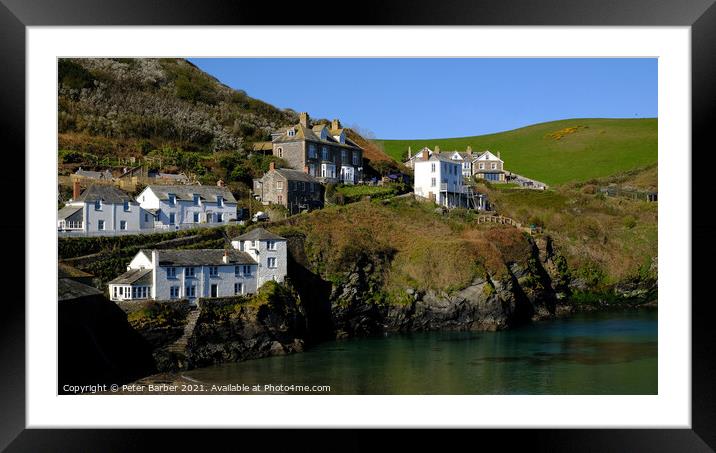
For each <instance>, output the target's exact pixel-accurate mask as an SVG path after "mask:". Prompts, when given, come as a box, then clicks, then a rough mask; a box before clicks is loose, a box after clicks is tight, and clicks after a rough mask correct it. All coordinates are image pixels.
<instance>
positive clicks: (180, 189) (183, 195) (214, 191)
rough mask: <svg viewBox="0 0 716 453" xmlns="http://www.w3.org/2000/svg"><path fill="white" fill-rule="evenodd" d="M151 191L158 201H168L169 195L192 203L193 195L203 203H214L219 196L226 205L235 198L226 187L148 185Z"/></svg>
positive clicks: (233, 201) (234, 200) (234, 201)
mask: <svg viewBox="0 0 716 453" xmlns="http://www.w3.org/2000/svg"><path fill="white" fill-rule="evenodd" d="M147 188H148V189H151V190H152V192H154V193H155V194H156V195H157V196H158V197H159V199H160V200H168V199H169V194H170V193H172V194H174V195H176V197H177V200H185V201H192V200H193V199H194V194H197V195H199V196H200V197H201V199H202V200H204V201H211V202H216V197H218V196H221V197H223V198H224V201H225V202H227V203H236V198H234V195H233V194H232V193H231V191H230V190H229V189H227V188H226V187H219V186H186V185H171V186H163V185H150V186H147Z"/></svg>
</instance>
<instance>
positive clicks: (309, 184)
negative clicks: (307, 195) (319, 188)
mask: <svg viewBox="0 0 716 453" xmlns="http://www.w3.org/2000/svg"><path fill="white" fill-rule="evenodd" d="M308 189H309V190H310V191H311V192H313V191H314V190H315V187H314V186H313V183H312V182H309V183H308Z"/></svg>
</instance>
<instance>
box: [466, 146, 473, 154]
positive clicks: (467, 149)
mask: <svg viewBox="0 0 716 453" xmlns="http://www.w3.org/2000/svg"><path fill="white" fill-rule="evenodd" d="M465 152H467V153H468V154H472V146H470V145H467V148H466V149H465Z"/></svg>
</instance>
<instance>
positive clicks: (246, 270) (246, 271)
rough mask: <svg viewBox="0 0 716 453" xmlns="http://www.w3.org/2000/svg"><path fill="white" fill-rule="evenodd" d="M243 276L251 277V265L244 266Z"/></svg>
mask: <svg viewBox="0 0 716 453" xmlns="http://www.w3.org/2000/svg"><path fill="white" fill-rule="evenodd" d="M243 275H244V277H251V265H249V264H244V267H243Z"/></svg>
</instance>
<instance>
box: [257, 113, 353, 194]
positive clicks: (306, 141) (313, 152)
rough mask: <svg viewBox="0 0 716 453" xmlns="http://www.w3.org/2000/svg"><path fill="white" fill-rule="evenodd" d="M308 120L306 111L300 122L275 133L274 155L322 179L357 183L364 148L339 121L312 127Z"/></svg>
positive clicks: (295, 168)
mask: <svg viewBox="0 0 716 453" xmlns="http://www.w3.org/2000/svg"><path fill="white" fill-rule="evenodd" d="M309 121H310V119H309V116H308V113H306V112H303V113H301V114H300V120H299V123H298V124H296V125H293V126H290V127H288V128H285V129H282V130H279V131H276V132H274V133H272V134H271V139H272V140H271V141H272V146H273V155H274V156H276V157H280V158H281V159H283V160H285V161H286V162H287V163H288V166H289V167H290V168H292V169H294V170H299V171H303V170H304V168H306V169H307V170H308V174H309V175H311V176H314V177H316V178H318V179H319V180H320V181H321V182H330V183H337V182H341V183H344V184H355V183H357V182H358V181H359V180H360V179H361V178H362V176H363V150H362V149H361V147H360V146H358V145H357V144H356V143H355V142H353V141H351V140H350V139H348V138H347V137H346V131H345V130H344V129H343V128H342V127H341V124H340V122H339V121H338V120H333V121H332V122H331V124H330V126H328V125H325V124H320V125H316V126H312V127H311V126H310V125H309Z"/></svg>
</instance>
